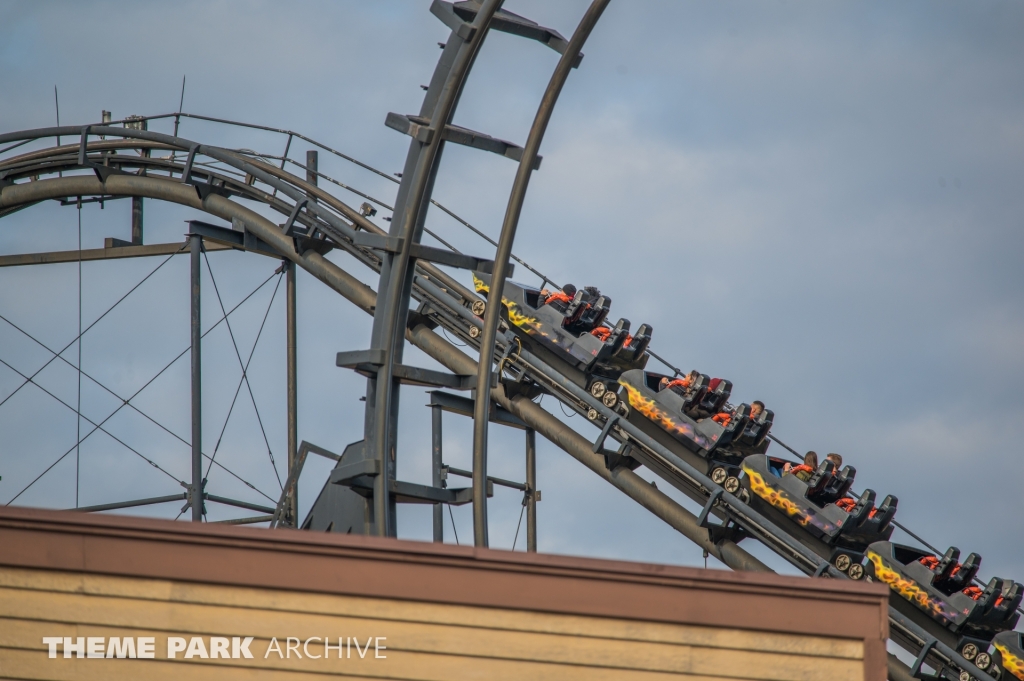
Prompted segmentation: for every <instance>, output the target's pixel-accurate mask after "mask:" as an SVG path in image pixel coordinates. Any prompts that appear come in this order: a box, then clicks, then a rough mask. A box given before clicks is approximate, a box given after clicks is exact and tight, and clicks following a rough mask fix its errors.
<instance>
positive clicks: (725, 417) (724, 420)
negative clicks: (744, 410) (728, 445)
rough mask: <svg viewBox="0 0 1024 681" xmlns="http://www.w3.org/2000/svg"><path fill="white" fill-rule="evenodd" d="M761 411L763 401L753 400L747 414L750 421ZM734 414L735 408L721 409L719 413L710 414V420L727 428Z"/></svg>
mask: <svg viewBox="0 0 1024 681" xmlns="http://www.w3.org/2000/svg"><path fill="white" fill-rule="evenodd" d="M763 411H764V402H762V401H761V400H754V402H753V403H752V404H751V405H750V414H749V418H750V420H751V421H755V420H757V417H758V416H760V415H761V412H763ZM735 414H736V410H735V409H734V410H733V411H723V412H719V413H717V414H715V415H714V416H712V417H711V420H712V421H714V422H715V423H717V424H718V425H720V426H722V427H723V428H728V427H729V424H730V423H731V422H732V417H733V416H734V415H735Z"/></svg>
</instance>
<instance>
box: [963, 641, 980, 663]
mask: <svg viewBox="0 0 1024 681" xmlns="http://www.w3.org/2000/svg"><path fill="white" fill-rule="evenodd" d="M960 654H961V655H963V656H964V659H965V660H967V661H968V662H973V661H974V658H976V657H977V656H978V646H976V645H975V644H973V643H967V644H965V645H964V647H963V648H962V649H961V650H960Z"/></svg>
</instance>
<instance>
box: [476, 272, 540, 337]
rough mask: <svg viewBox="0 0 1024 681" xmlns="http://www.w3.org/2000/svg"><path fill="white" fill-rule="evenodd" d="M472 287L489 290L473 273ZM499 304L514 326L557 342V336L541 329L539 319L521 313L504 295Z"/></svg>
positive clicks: (487, 291)
mask: <svg viewBox="0 0 1024 681" xmlns="http://www.w3.org/2000/svg"><path fill="white" fill-rule="evenodd" d="M473 287H474V288H476V292H477V293H487V294H489V293H490V292H491V287H490V286H488V285H487V284H485V283H484V282H483V281H482V280H480V279H478V278H477V276H476V275H475V274H474V275H473ZM501 304H502V305H504V306H505V309H506V310H508V320H509V321H510V322H512V323H513V324H515V325H516V326H518V327H519V328H521V329H523V330H524V331H526V333H528V334H530V335H537V334H539V335H541V336H544V337H545V338H549V339H551V340H552V341H553V342H555V343H557V342H558V337H557V336H552V335H551V334H548V333H545V332H544V331H543V330H542V327H543V324H542V323H541V321H540V320H538V319H536V318H534V317H531V316H529V315H526V314H523V312H522V310H520V308H519V305H517V304H516V303H515V302H513V301H511V300H509V299H508V298H506V297H505V296H502V297H501Z"/></svg>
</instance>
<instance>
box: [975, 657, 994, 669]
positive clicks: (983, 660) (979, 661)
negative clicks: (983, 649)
mask: <svg viewBox="0 0 1024 681" xmlns="http://www.w3.org/2000/svg"><path fill="white" fill-rule="evenodd" d="M974 664H975V665H977V666H978V669H980V670H981V671H985V670H986V669H988V666H989V665H990V664H992V656H991V655H989V654H988V653H978V657H976V658H975V659H974Z"/></svg>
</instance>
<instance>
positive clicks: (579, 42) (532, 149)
mask: <svg viewBox="0 0 1024 681" xmlns="http://www.w3.org/2000/svg"><path fill="white" fill-rule="evenodd" d="M609 1H610V0H594V1H593V2H592V3H591V5H590V7H589V8H588V9H587V13H586V14H584V15H583V19H582V20H581V21H580V24H579V26H577V27H576V31H575V32H574V33H573V34H572V38H571V39H570V40H569V45H568V47H566V48H565V52H563V53H562V57H561V59H559V60H558V65H557V66H556V67H555V72H554V73H553V74H551V80H550V81H548V87H547V89H546V90H545V91H544V97H543V98H542V99H541V101H540V106H538V107H537V114H536V116H534V119H533V126H532V127H531V128H530V135H529V137H527V139H526V144H525V145H524V146H523V155H522V158H520V160H519V170H518V171H517V172H516V179H515V182H513V183H512V191H511V193H510V194H509V198H508V206H507V208H506V209H505V220H504V222H503V223H502V226H501V236H500V237H499V238H498V248H497V251H496V253H495V255H494V272H493V275H492V277H491V290H490V292H489V294H488V296H487V308H486V311H485V313H484V325H483V329H482V331H483V333H482V334H481V336H480V366H479V367H478V369H477V377H476V393H477V395H486V394H488V393H489V392H490V387H491V365H492V364H493V363H494V361H493V357H494V341H495V336H496V335H497V332H498V318H499V315H500V313H501V293H502V289H504V287H505V278H506V277H507V276H508V261H509V257H510V256H511V255H512V242H513V241H515V238H516V227H517V226H518V225H519V215H520V214H521V213H522V210H523V200H524V199H525V198H526V189H527V187H528V186H529V184H530V177H531V175H532V173H533V168H534V164H535V162H536V160H537V153H538V152H539V150H540V143H541V141H542V140H543V139H544V133H545V131H546V130H547V127H548V121H550V120H551V112H552V111H553V110H554V108H555V103H556V102H557V101H558V95H559V94H561V92H562V86H563V85H565V81H566V79H567V78H568V77H569V72H570V71H571V70H572V66H573V64H574V63H575V61H576V57H577V55H578V54H579V53H580V50H581V49H583V44H584V43H585V42H587V38H588V37H589V36H590V32H591V31H592V30H593V28H594V26H595V24H597V20H598V19H600V18H601V14H602V13H603V12H604V9H605V7H607V6H608V3H609ZM490 404H491V403H490V400H482V399H478V400H477V401H476V409H475V411H474V412H473V539H474V541H475V543H476V545H477V546H486V545H487V422H488V420H489V419H488V414H487V410H488V409H490Z"/></svg>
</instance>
